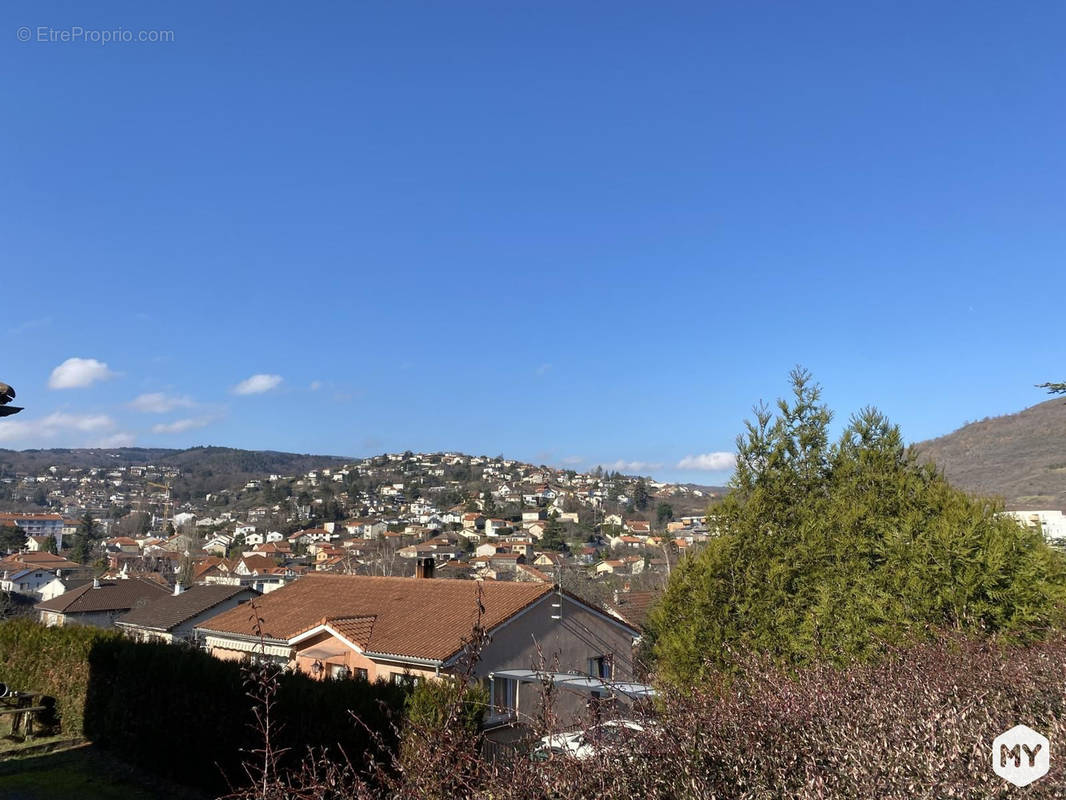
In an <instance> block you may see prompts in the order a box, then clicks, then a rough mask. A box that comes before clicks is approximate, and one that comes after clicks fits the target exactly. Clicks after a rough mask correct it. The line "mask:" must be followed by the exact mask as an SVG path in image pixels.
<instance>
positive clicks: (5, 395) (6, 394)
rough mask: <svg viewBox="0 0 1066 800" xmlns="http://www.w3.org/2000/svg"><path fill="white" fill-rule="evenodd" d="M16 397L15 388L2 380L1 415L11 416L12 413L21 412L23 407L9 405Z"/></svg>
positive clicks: (0, 383) (0, 392) (0, 388)
mask: <svg viewBox="0 0 1066 800" xmlns="http://www.w3.org/2000/svg"><path fill="white" fill-rule="evenodd" d="M14 399H15V390H14V389H12V388H11V387H10V386H9V385H8V384H6V383H3V382H2V381H0V417H9V416H11V415H12V414H17V413H19V412H20V411H21V410H22V409H21V408H20V407H18V406H9V405H8V403H10V402H11V401H12V400H14Z"/></svg>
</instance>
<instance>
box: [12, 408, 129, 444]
mask: <svg viewBox="0 0 1066 800" xmlns="http://www.w3.org/2000/svg"><path fill="white" fill-rule="evenodd" d="M114 427H115V421H114V420H113V419H111V417H109V416H107V414H67V413H66V412H63V411H56V412H54V413H52V414H49V415H48V416H47V417H41V418H40V419H27V420H22V419H20V420H5V421H4V423H3V424H0V442H13V441H26V442H29V443H33V442H35V441H38V440H41V439H52V438H54V437H56V436H59V435H61V434H64V433H68V434H69V433H99V432H101V431H106V430H110V429H111V428H114Z"/></svg>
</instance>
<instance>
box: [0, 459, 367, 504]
mask: <svg viewBox="0 0 1066 800" xmlns="http://www.w3.org/2000/svg"><path fill="white" fill-rule="evenodd" d="M348 461H351V459H345V458H340V457H339V456H316V455H307V454H298V453H279V452H276V451H273V450H238V449H235V448H232V447H191V448H189V449H187V450H168V449H164V448H148V447H119V448H114V449H106V450H98V449H87V448H80V449H60V448H56V449H51V450H0V475H14V474H15V473H19V474H23V475H26V474H29V475H40V474H43V473H45V471H46V470H47V469H48V468H49V467H50V466H52V465H61V466H63V467H67V468H81V469H88V468H92V467H107V468H110V467H131V466H142V465H145V464H152V465H154V466H156V467H173V468H175V469H178V470H180V471H181V475H182V477H181V479H180V480H179V481H178V482H176V483H175V486H174V488H175V495H176V496H186V495H188V494H190V493H194V492H198V493H201V494H202V493H204V492H211V491H218V490H220V489H226V488H234V487H239V486H241V485H243V484H244V483H245V482H247V481H249V480H253V479H256V478H264V477H266V476H267V475H270V474H272V473H276V474H279V475H301V474H303V473H305V472H307V471H308V470H312V469H321V468H322V467H330V466H339V465H341V464H344V463H346V462H348Z"/></svg>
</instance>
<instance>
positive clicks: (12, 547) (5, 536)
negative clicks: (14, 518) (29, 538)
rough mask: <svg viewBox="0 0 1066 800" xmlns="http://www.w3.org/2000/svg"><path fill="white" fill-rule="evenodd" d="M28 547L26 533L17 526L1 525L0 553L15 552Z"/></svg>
mask: <svg viewBox="0 0 1066 800" xmlns="http://www.w3.org/2000/svg"><path fill="white" fill-rule="evenodd" d="M25 546H26V531H24V530H22V528H20V527H18V526H17V525H0V553H7V552H15V551H18V550H21V549H22V548H23V547H25Z"/></svg>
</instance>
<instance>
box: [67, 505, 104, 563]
mask: <svg viewBox="0 0 1066 800" xmlns="http://www.w3.org/2000/svg"><path fill="white" fill-rule="evenodd" d="M99 532H100V526H99V524H98V523H97V521H96V520H95V519H93V515H92V514H91V513H90V512H88V511H86V512H85V515H84V516H83V517H82V518H81V520H79V522H78V532H77V533H76V534H74V545H73V546H72V547H71V550H70V558H71V560H72V561H77V562H78V563H79V564H87V563H89V558H90V557H91V556H92V552H93V548H94V547H95V546H96V542H97V540H98V539H99V538H100V537H99Z"/></svg>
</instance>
